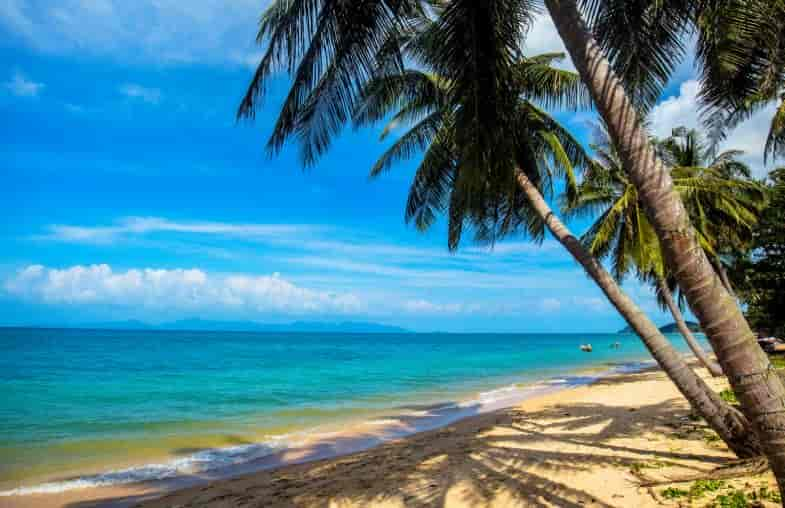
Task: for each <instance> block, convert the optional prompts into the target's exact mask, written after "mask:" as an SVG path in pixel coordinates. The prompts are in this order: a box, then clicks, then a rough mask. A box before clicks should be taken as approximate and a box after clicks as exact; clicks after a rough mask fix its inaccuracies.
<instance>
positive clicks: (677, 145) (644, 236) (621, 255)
mask: <svg viewBox="0 0 785 508" xmlns="http://www.w3.org/2000/svg"><path fill="white" fill-rule="evenodd" d="M658 146H659V147H660V150H662V152H663V153H664V154H666V155H668V157H667V160H669V162H670V163H671V164H673V166H672V169H671V172H672V175H673V179H674V184H675V186H676V189H677V190H678V191H679V193H680V194H681V196H682V200H683V201H684V202H685V204H686V205H687V208H688V210H690V213H691V217H692V222H693V224H695V225H696V232H697V234H698V237H699V239H700V241H701V245H702V246H703V249H704V250H705V251H706V252H707V253H708V254H709V255H710V256H711V257H713V258H716V257H717V252H718V250H719V247H720V244H730V243H737V244H738V243H741V237H742V236H746V237H750V236H751V234H752V226H753V225H754V224H755V222H756V219H757V215H758V213H759V212H760V210H761V209H762V206H763V205H764V202H765V190H764V189H763V187H762V186H760V185H759V184H757V183H755V182H752V181H750V180H748V179H746V178H744V177H743V176H742V177H741V178H738V177H736V176H735V175H737V174H738V175H747V176H749V170H748V168H747V167H746V166H745V165H744V164H743V163H741V162H739V161H737V160H736V159H735V156H736V155H738V154H739V152H734V151H728V152H724V153H722V154H720V155H719V156H717V157H714V158H712V159H709V158H708V157H707V156H706V154H707V153H708V152H707V150H705V149H704V144H703V143H702V142H701V139H700V136H699V135H698V133H697V132H695V131H689V130H687V129H684V128H677V129H674V131H673V135H672V136H671V137H669V138H667V139H665V140H663V141H661V142H659V143H658ZM592 149H593V150H594V151H595V154H596V155H595V157H596V160H597V162H598V164H597V165H595V166H594V167H593V168H592V171H588V172H587V173H586V174H585V175H584V176H585V177H584V180H583V182H582V183H581V185H580V186H579V187H578V192H577V197H576V199H574V200H572V201H568V202H567V203H566V206H565V211H566V212H567V213H568V214H570V215H587V214H589V215H595V214H599V216H598V217H597V219H596V221H595V222H594V224H593V225H592V226H591V227H590V228H589V229H588V230H587V232H586V233H585V234H584V235H583V237H582V238H581V240H582V242H583V243H584V245H586V247H587V248H588V249H589V252H591V253H592V254H593V255H594V256H596V257H598V258H600V259H602V258H606V257H609V258H610V260H611V266H612V267H613V275H614V277H615V278H616V280H618V281H619V282H621V280H623V279H624V277H625V276H626V275H628V274H629V272H631V271H634V272H636V274H637V275H638V277H639V278H640V279H641V280H644V281H648V282H651V283H652V284H653V285H654V287H655V291H656V294H657V297H658V301H659V302H660V304H661V306H663V307H664V308H667V309H668V310H670V312H671V314H672V316H673V318H674V321H675V323H676V325H677V327H678V329H679V331H680V332H681V334H682V335H683V336H684V339H685V341H686V342H687V344H688V345H689V347H690V349H691V350H692V351H693V353H694V354H695V356H696V357H698V359H699V360H700V361H701V363H702V364H703V365H704V366H705V367H706V368H707V369H708V370H709V372H710V373H711V374H712V375H714V376H720V375H722V369H721V368H720V367H719V365H717V364H716V363H714V362H712V361H711V360H709V358H708V357H707V355H706V353H705V351H704V350H703V348H702V347H701V346H700V344H699V343H698V342H697V340H696V339H695V337H694V336H693V334H692V332H691V331H690V329H689V327H688V326H687V323H686V322H685V320H684V316H683V315H682V313H681V310H680V308H679V307H680V305H679V304H680V303H682V302H679V303H677V302H676V300H675V299H674V297H673V292H674V290H675V289H676V288H677V285H676V284H675V281H674V280H673V278H672V277H671V276H670V274H669V273H668V270H667V267H666V266H665V262H664V259H663V256H662V251H661V250H660V247H659V241H658V239H657V236H656V234H655V233H654V230H653V228H652V226H651V224H650V223H649V221H648V219H647V218H646V215H645V213H644V212H643V209H642V206H641V204H640V202H639V200H638V193H637V190H636V188H635V186H633V185H632V184H631V183H630V181H629V179H628V178H627V175H626V174H625V173H624V170H623V169H622V167H621V161H620V159H619V156H618V153H617V152H616V150H615V148H614V147H613V145H612V144H611V142H610V140H609V139H608V134H607V131H605V129H603V128H601V127H597V128H595V130H594V141H593V144H592ZM707 161H708V162H707ZM703 164H707V166H703ZM734 239H736V241H735V242H734ZM680 300H681V299H680Z"/></svg>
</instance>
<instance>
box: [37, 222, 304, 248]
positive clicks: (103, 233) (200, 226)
mask: <svg viewBox="0 0 785 508" xmlns="http://www.w3.org/2000/svg"><path fill="white" fill-rule="evenodd" d="M314 229H317V228H315V227H314V226H306V225H299V224H234V223H226V222H205V221H194V222H188V221H182V222H179V221H172V220H169V219H165V218H161V217H124V218H122V219H120V220H118V221H117V223H116V224H115V225H113V226H71V225H63V224H55V225H52V226H50V227H49V231H50V234H49V235H46V236H45V237H44V238H46V239H48V240H58V241H67V242H80V243H112V242H114V241H116V240H118V239H121V238H124V237H127V236H134V235H146V234H151V233H159V232H169V233H193V234H204V235H225V236H232V237H247V238H248V237H250V238H259V237H277V236H278V235H287V234H289V235H290V234H294V233H300V232H307V231H313V230H314Z"/></svg>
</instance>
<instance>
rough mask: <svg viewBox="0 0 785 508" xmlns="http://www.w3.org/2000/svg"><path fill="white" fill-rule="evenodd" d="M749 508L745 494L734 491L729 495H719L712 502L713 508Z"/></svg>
mask: <svg viewBox="0 0 785 508" xmlns="http://www.w3.org/2000/svg"><path fill="white" fill-rule="evenodd" d="M749 506H750V503H749V501H748V499H747V494H745V493H744V492H743V491H741V490H734V491H733V492H731V493H730V494H721V495H719V496H717V499H715V500H714V507H715V508H747V507H749Z"/></svg>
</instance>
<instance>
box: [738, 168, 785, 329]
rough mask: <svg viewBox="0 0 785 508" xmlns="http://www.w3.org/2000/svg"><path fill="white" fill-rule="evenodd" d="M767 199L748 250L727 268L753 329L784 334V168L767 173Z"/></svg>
mask: <svg viewBox="0 0 785 508" xmlns="http://www.w3.org/2000/svg"><path fill="white" fill-rule="evenodd" d="M769 181H770V184H769V194H770V202H769V204H768V206H767V207H766V208H765V209H764V210H763V213H762V215H761V218H760V222H759V223H758V226H757V227H756V228H755V229H754V231H753V235H752V246H751V249H750V250H749V251H748V252H746V253H745V254H744V255H742V256H739V257H738V258H736V259H735V261H734V262H733V264H732V265H731V268H730V273H731V280H732V281H733V283H734V285H735V286H736V288H737V294H738V296H739V297H740V298H741V300H742V301H743V302H744V303H745V304H746V306H747V312H746V314H747V319H748V320H749V321H750V324H751V325H752V326H754V327H755V328H756V329H757V330H759V331H760V332H762V333H766V334H773V335H775V336H778V337H785V168H777V169H775V170H773V171H771V172H770V173H769Z"/></svg>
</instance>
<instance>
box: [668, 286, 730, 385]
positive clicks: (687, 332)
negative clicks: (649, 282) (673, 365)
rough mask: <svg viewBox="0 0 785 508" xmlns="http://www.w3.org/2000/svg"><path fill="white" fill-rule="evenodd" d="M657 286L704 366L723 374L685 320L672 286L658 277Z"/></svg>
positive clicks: (712, 371)
mask: <svg viewBox="0 0 785 508" xmlns="http://www.w3.org/2000/svg"><path fill="white" fill-rule="evenodd" d="M657 286H658V287H659V288H660V294H661V295H662V299H663V300H665V305H667V306H668V309H669V310H670V311H671V315H672V316H673V320H674V321H675V322H676V327H677V328H678V329H679V332H681V335H682V336H683V337H684V341H685V342H686V343H687V345H688V346H690V349H691V350H692V352H693V353H694V354H695V356H696V357H697V358H698V360H700V362H701V363H702V364H703V366H704V367H706V368H707V369H708V371H709V373H710V374H711V375H712V376H714V377H719V376H722V369H721V368H720V366H719V365H717V364H716V363H714V362H712V361H711V360H710V359H709V357H708V356H707V355H706V351H704V350H703V348H702V347H701V345H700V344H698V341H697V340H696V339H695V336H694V335H693V334H692V332H691V331H690V328H689V327H688V326H687V323H685V322H684V316H683V315H682V314H681V311H680V310H679V306H678V305H676V302H675V301H674V300H673V294H671V290H670V288H668V285H667V284H666V283H665V281H663V280H662V279H657Z"/></svg>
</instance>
